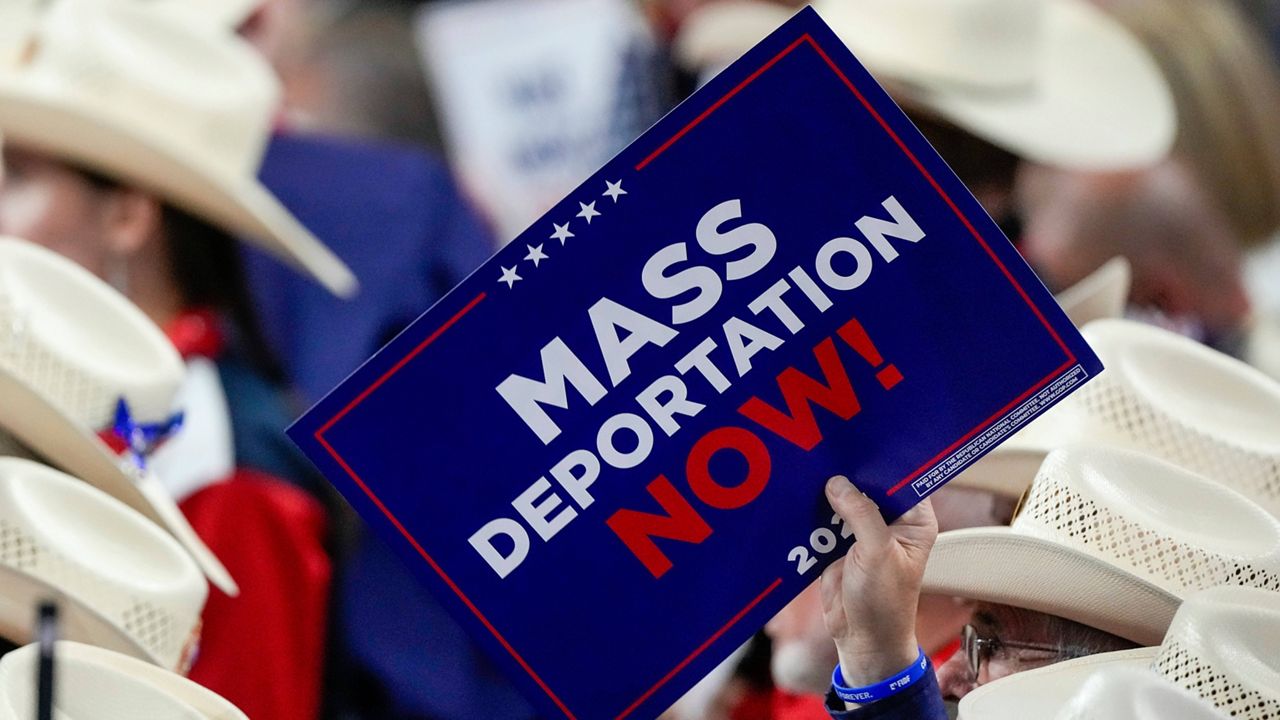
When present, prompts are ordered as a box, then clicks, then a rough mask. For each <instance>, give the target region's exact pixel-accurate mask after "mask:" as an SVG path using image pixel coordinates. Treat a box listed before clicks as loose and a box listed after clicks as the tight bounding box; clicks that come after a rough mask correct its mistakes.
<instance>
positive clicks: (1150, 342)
mask: <svg viewBox="0 0 1280 720" xmlns="http://www.w3.org/2000/svg"><path fill="white" fill-rule="evenodd" d="M1082 333H1083V335H1084V338H1085V340H1087V341H1088V342H1089V345H1090V346H1091V347H1092V348H1093V350H1094V352H1096V353H1097V354H1098V357H1099V358H1100V359H1101V360H1102V364H1103V365H1104V366H1105V367H1106V368H1107V369H1106V370H1105V371H1104V372H1103V373H1101V374H1100V375H1099V376H1098V377H1097V378H1095V379H1094V380H1092V381H1090V382H1089V383H1088V384H1086V385H1085V386H1084V387H1082V388H1080V389H1079V390H1078V391H1077V392H1075V393H1074V394H1073V395H1071V396H1070V397H1068V398H1066V399H1065V400H1063V401H1062V402H1061V403H1059V404H1058V405H1056V406H1055V407H1053V408H1052V409H1050V410H1049V411H1047V412H1046V413H1045V414H1044V415H1042V416H1041V417H1039V418H1037V419H1036V420H1035V421H1033V422H1032V423H1031V424H1029V425H1028V426H1027V427H1025V428H1024V429H1022V430H1021V431H1019V432H1018V433H1017V434H1016V435H1014V436H1013V438H1011V439H1010V440H1009V441H1007V442H1006V445H1005V446H1007V447H1010V448H1019V449H1021V450H1022V451H1023V452H1025V453H1028V454H1030V453H1034V452H1036V451H1039V452H1041V453H1047V452H1048V451H1049V450H1050V449H1052V448H1055V447H1060V446H1061V445H1064V444H1069V443H1091V444H1101V445H1111V446H1116V447H1124V448H1129V449H1132V450H1138V451H1141V452H1144V453H1147V454H1149V455H1154V456H1156V457H1159V458H1162V459H1164V460H1168V461H1169V462H1172V463H1174V464H1176V465H1180V466H1182V467H1184V468H1187V469H1189V470H1193V471H1195V472H1198V473H1200V474H1201V475H1204V476H1206V477H1209V478H1212V479H1214V480H1218V481H1219V482H1222V483H1225V484H1227V485H1230V486H1231V487H1232V488H1235V489H1236V490H1239V491H1240V492H1242V493H1244V494H1245V495H1246V496H1248V497H1249V498H1250V499H1252V500H1254V501H1255V502H1257V503H1258V504H1260V505H1262V506H1263V507H1265V508H1267V509H1268V510H1270V511H1272V512H1273V513H1275V514H1276V515H1277V516H1280V383H1277V382H1276V381H1275V380H1273V379H1271V378H1269V377H1267V376H1266V375H1265V374H1263V373H1262V372H1260V371H1258V370H1256V369H1254V368H1252V367H1249V366H1248V365H1246V364H1245V363H1243V362H1240V361H1239V360H1236V359H1234V358H1231V357H1228V356H1227V355H1224V354H1223V353H1220V352H1218V351H1216V350H1212V349H1210V348H1208V347H1205V346H1204V345H1201V344H1200V343H1197V342H1195V341H1193V340H1189V339H1187V338H1185V337H1182V336H1181V335H1178V334H1177V333H1173V332H1170V331H1168V330H1162V329H1160V328H1156V327H1152V326H1149V325H1144V324H1141V323H1137V322H1133V321H1128V320H1099V321H1096V322H1093V323H1090V324H1089V325H1086V326H1085V328H1084V330H1083V331H1082ZM1005 446H1002V448H1003V447H1005Z"/></svg>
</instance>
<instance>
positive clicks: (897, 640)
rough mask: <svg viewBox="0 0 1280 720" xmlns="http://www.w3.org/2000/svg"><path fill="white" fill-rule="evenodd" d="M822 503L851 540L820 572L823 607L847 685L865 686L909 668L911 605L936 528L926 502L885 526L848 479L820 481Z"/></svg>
mask: <svg viewBox="0 0 1280 720" xmlns="http://www.w3.org/2000/svg"><path fill="white" fill-rule="evenodd" d="M826 493H827V500H828V501H829V502H830V503H831V507H832V509H834V510H835V511H836V513H838V514H839V515H840V517H842V518H843V519H844V520H845V522H847V523H848V524H849V526H850V527H852V528H853V534H854V537H855V538H856V541H855V542H854V544H853V546H852V547H851V548H850V549H849V552H848V554H847V555H845V557H844V559H843V560H838V561H836V562H834V563H832V564H831V565H830V566H829V567H827V569H826V570H825V571H824V572H823V573H822V579H821V581H820V582H821V590H822V609H823V616H824V618H825V620H826V623H827V630H828V631H830V632H831V636H832V638H833V639H834V640H835V643H836V650H837V651H838V654H839V657H840V668H841V671H842V673H843V674H844V677H845V680H846V682H848V683H850V684H853V685H858V686H862V685H869V684H872V683H876V682H879V681H881V680H884V679H885V678H887V677H889V676H890V675H892V674H893V673H895V672H898V671H900V670H901V669H902V668H904V667H907V666H909V665H910V664H911V663H912V661H913V660H914V659H915V658H916V657H917V655H918V653H919V649H918V643H917V641H916V633H915V622H916V604H917V602H918V600H919V597H920V585H921V582H922V580H923V578H924V569H925V564H926V563H927V562H928V560H929V551H930V550H931V549H932V548H933V542H934V540H935V539H936V538H937V536H938V522H937V520H936V518H935V517H934V514H933V506H932V505H931V504H930V502H929V500H927V499H926V500H925V501H923V502H921V503H920V504H918V505H916V506H915V507H913V508H912V509H911V510H909V511H907V513H906V514H904V515H903V516H902V517H900V518H898V520H897V521H895V522H894V523H893V524H892V525H890V524H886V523H885V521H884V518H883V517H882V516H881V515H880V509H879V508H878V507H876V504H875V503H874V502H872V501H871V499H870V498H868V497H867V496H866V495H863V494H862V492H861V491H859V490H858V489H857V488H856V487H854V486H853V484H852V483H851V482H849V480H848V479H846V478H844V477H842V476H838V475H837V476H835V477H833V478H831V479H830V480H828V481H827V487H826Z"/></svg>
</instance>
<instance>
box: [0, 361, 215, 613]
mask: <svg viewBox="0 0 1280 720" xmlns="http://www.w3.org/2000/svg"><path fill="white" fill-rule="evenodd" d="M0 398H3V402H0V427H3V428H4V429H5V430H7V431H8V432H10V433H11V434H12V435H13V436H14V437H16V438H17V439H18V440H20V441H21V442H22V443H23V444H24V445H26V446H27V447H30V448H31V449H32V450H34V451H36V452H37V453H39V454H40V455H42V456H43V457H45V458H47V459H48V460H49V461H50V462H52V463H54V464H55V465H57V466H58V467H60V468H62V469H63V470H65V471H66V472H67V473H68V474H70V475H72V476H74V477H76V478H79V479H80V480H83V481H85V482H87V483H89V484H90V485H92V486H94V487H96V488H98V489H99V490H101V491H103V492H105V493H106V494H108V495H110V496H111V497H113V498H115V499H117V500H119V501H120V502H123V503H124V504H125V505H128V506H129V507H131V508H133V509H134V510H137V511H138V512H140V513H142V514H143V515H144V516H145V517H147V519H149V520H151V521H152V522H155V523H156V524H157V525H159V526H160V527H161V528H163V529H164V530H165V531H167V532H168V533H169V534H170V535H172V536H173V537H174V539H176V540H177V541H178V542H179V544H181V545H182V546H183V548H185V549H186V550H187V552H189V553H190V554H191V556H192V558H193V559H195V561H196V564H198V565H199V566H200V569H201V570H202V571H203V572H204V574H205V576H206V577H207V578H208V579H209V581H210V582H212V583H213V584H214V585H215V586H217V587H218V589H220V590H222V591H223V592H225V593H226V594H228V595H231V596H235V595H238V594H239V592H240V590H239V587H238V586H237V585H236V582H235V580H234V579H233V578H232V577H231V574H230V573H229V572H227V569H226V568H225V567H224V566H223V565H222V562H221V561H219V560H218V558H217V556H216V555H214V554H213V551H212V550H210V549H209V547H208V546H207V545H205V544H204V541H202V540H201V539H200V536H199V535H197V534H196V531H195V530H194V529H192V527H191V525H190V523H188V522H187V520H186V518H185V517H183V515H182V511H181V510H179V509H178V506H177V505H176V504H175V503H174V501H173V498H172V497H171V496H170V495H169V494H168V492H167V491H166V490H165V488H164V487H163V486H162V485H161V484H160V482H159V481H158V480H157V479H156V478H155V477H154V476H153V475H151V474H149V473H142V474H141V475H140V476H139V477H138V478H137V479H134V478H133V477H130V475H129V474H127V473H126V472H125V471H124V470H122V469H121V467H120V464H119V463H120V460H119V458H118V457H117V456H116V455H115V454H114V453H112V451H111V449H110V448H108V447H107V445H106V443H104V442H103V441H102V440H101V439H100V438H98V437H97V436H96V435H93V434H92V433H90V432H88V431H87V430H85V429H83V428H81V427H80V426H79V425H78V424H77V423H76V422H75V421H74V420H72V419H71V418H69V417H67V415H65V414H64V413H63V412H62V411H60V410H58V409H57V408H56V407H54V406H53V405H51V404H50V403H49V402H48V401H47V400H45V399H44V398H43V397H41V395H40V394H39V393H37V392H35V391H34V390H32V389H31V388H30V387H29V386H28V385H26V384H25V383H23V382H22V381H21V380H19V379H18V378H16V377H14V376H13V375H12V374H10V373H9V371H8V370H7V369H5V368H4V367H3V366H0Z"/></svg>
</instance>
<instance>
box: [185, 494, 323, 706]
mask: <svg viewBox="0 0 1280 720" xmlns="http://www.w3.org/2000/svg"><path fill="white" fill-rule="evenodd" d="M181 508H182V512H183V513H184V514H185V515H186V516H187V519H188V520H190V522H191V525H192V526H193V527H194V528H195V530H196V532H197V533H198V534H199V535H200V537H201V538H202V539H203V540H204V541H205V543H207V544H208V546H209V548H210V549H211V550H213V552H214V553H215V554H216V555H217V556H218V558H219V559H221V560H222V562H223V564H224V565H226V567H227V570H228V571H229V572H230V573H231V575H232V577H234V578H235V580H236V582H237V583H238V584H239V586H240V595H239V597H235V598H232V597H228V596H227V595H224V594H223V593H222V592H221V591H219V590H218V589H216V588H211V589H210V591H209V601H208V603H207V604H206V605H205V609H204V617H203V621H204V627H203V632H202V636H201V641H200V648H199V651H198V654H197V656H196V662H195V665H194V666H193V667H192V669H191V674H190V677H191V679H192V680H194V681H195V682H197V683H199V684H201V685H203V686H205V687H207V688H209V689H210V690H213V691H214V692H216V693H218V694H219V695H222V696H223V697H225V698H226V699H227V700H230V701H231V702H232V703H234V704H235V705H236V706H238V707H239V708H240V709H241V710H242V711H244V713H245V714H246V715H248V716H249V717H250V718H251V719H252V720H315V718H316V717H318V715H319V711H320V684H321V673H322V671H323V665H324V663H323V658H324V643H325V614H326V611H327V607H326V606H327V601H328V595H329V581H330V571H331V568H330V563H329V556H328V554H327V553H326V552H325V548H324V537H325V514H324V510H323V509H322V508H321V507H320V504H319V503H318V502H317V501H316V500H315V499H314V498H312V497H311V496H310V495H308V494H307V493H306V492H304V491H302V490H300V489H298V488H296V487H294V486H292V485H289V484H286V483H284V482H283V481H280V480H277V479H275V478H273V477H271V476H270V475H265V474H262V473H257V472H253V471H248V470H239V471H237V472H236V474H235V476H234V477H233V478H232V479H230V480H228V481H226V482H220V483H215V484H213V485H210V486H208V487H206V488H204V489H202V490H200V491H199V492H197V493H196V494H194V495H192V496H191V497H189V498H187V499H186V500H185V501H183V502H182V504H181Z"/></svg>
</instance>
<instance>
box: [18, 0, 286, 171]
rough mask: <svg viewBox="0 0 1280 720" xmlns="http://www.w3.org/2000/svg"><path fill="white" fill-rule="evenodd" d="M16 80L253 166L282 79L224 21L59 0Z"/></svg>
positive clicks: (108, 2)
mask: <svg viewBox="0 0 1280 720" xmlns="http://www.w3.org/2000/svg"><path fill="white" fill-rule="evenodd" d="M14 81H15V82H18V83H22V84H23V85H24V86H26V87H27V88H28V89H29V90H32V91H35V92H39V93H42V94H43V95H45V96H47V97H49V98H51V99H61V100H63V101H65V102H68V103H75V104H76V105H78V106H82V107H92V108H94V109H95V111H96V112H99V113H101V115H102V116H103V118H104V119H107V120H108V121H110V122H112V123H114V124H117V125H122V126H125V127H131V128H134V129H135V131H136V132H138V133H139V134H145V135H147V136H149V137H152V138H153V139H154V140H155V141H156V142H158V143H162V144H166V145H169V146H171V147H177V148H182V149H184V150H185V151H186V152H188V153H190V152H197V153H199V154H200V155H201V158H202V161H203V162H204V163H205V164H206V166H207V167H209V168H210V169H213V170H215V171H216V172H220V173H222V174H224V175H225V176H226V177H229V178H236V177H246V176H250V177H251V176H253V175H254V174H255V173H256V171H257V169H258V166H259V164H260V163H261V160H262V155H263V152H264V150H265V147H266V141H267V138H268V136H269V133H270V129H271V123H272V119H273V117H274V113H275V110H276V108H277V106H278V102H279V96H280V89H279V84H278V81H277V80H276V78H275V76H274V75H273V74H272V72H271V69H270V67H269V66H267V65H266V63H265V61H264V60H262V59H261V58H260V57H258V56H257V54H256V53H255V52H254V50H253V49H252V48H251V47H250V46H248V45H247V44H246V43H244V42H243V41H242V40H241V39H239V38H238V37H236V36H234V35H233V34H232V33H230V32H227V31H226V30H224V29H222V28H219V27H217V26H216V25H215V24H214V23H209V22H205V23H202V22H200V21H199V19H198V18H196V17H192V16H190V15H189V14H186V13H178V12H172V11H162V10H159V9H156V8H152V7H150V4H149V3H140V2H133V1H130V0H92V1H90V2H85V1H84V0H59V2H56V3H55V4H54V5H53V7H51V8H50V9H49V10H48V12H47V14H46V15H45V17H44V18H43V21H42V22H41V23H40V25H39V27H38V29H37V30H36V34H35V38H34V43H33V46H32V50H31V53H30V56H29V59H28V61H27V62H26V63H25V64H22V65H19V66H18V67H16V68H15V69H14Z"/></svg>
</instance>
